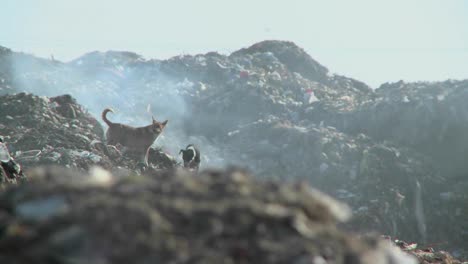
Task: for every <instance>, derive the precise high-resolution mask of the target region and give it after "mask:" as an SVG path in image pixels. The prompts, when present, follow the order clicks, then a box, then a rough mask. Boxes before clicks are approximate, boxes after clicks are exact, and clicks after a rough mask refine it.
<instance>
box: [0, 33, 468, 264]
mask: <svg viewBox="0 0 468 264" xmlns="http://www.w3.org/2000/svg"><path fill="white" fill-rule="evenodd" d="M467 84H468V82H467V81H452V80H449V81H445V82H435V83H428V82H418V83H404V82H396V83H387V84H383V85H382V86H381V87H379V88H378V89H376V90H373V89H371V88H370V87H369V86H367V85H366V84H365V83H363V82H360V81H358V80H355V79H352V78H348V77H345V76H339V75H334V74H331V73H330V71H329V70H328V69H327V68H326V67H325V66H323V65H321V64H320V63H319V62H317V61H316V60H314V59H313V58H312V57H311V56H309V54H307V53H306V52H305V51H304V50H303V49H301V48H300V47H298V46H297V45H295V44H294V43H292V42H285V41H263V42H260V43H256V44H254V45H252V46H250V47H247V48H244V49H241V50H239V51H236V52H233V53H232V54H229V55H223V54H219V53H216V52H210V53H207V54H198V55H183V56H176V57H173V58H170V59H168V60H155V59H145V58H144V57H142V56H140V55H138V54H135V53H132V52H118V51H108V52H91V53H88V54H86V55H84V56H82V57H79V58H77V59H76V60H73V61H71V62H68V63H62V62H59V61H56V60H54V59H53V58H51V59H41V58H36V57H34V56H31V55H28V54H22V53H16V52H13V51H11V50H9V49H4V48H1V49H0V94H9V95H7V96H6V97H2V98H1V99H0V100H1V103H0V107H1V116H0V134H5V133H6V136H7V138H6V141H7V143H8V144H9V148H10V150H11V156H12V157H13V158H15V160H18V161H19V162H20V163H21V164H24V165H23V166H24V167H26V168H29V167H32V166H34V165H39V164H61V165H64V166H69V167H78V168H80V169H83V170H86V169H88V168H90V167H92V166H93V165H95V164H97V165H100V166H102V167H104V168H107V169H110V170H112V169H113V168H116V167H121V168H126V169H130V170H133V169H134V168H135V167H136V166H135V164H134V162H132V161H131V159H127V157H126V155H121V149H119V148H118V146H117V147H116V148H107V147H106V146H103V144H102V143H100V142H103V138H102V137H103V129H102V127H101V126H100V125H99V121H96V120H95V119H94V118H93V116H94V117H98V116H100V114H101V111H102V109H103V108H104V107H114V108H115V109H116V110H117V111H118V112H116V114H115V115H114V116H112V120H113V121H116V122H122V123H125V124H129V125H135V126H139V125H145V124H147V122H148V121H149V120H150V117H151V115H152V114H154V115H155V116H156V118H157V119H161V120H165V119H169V120H170V122H169V125H168V127H167V128H166V129H165V131H164V133H163V135H162V136H161V137H160V138H159V139H158V141H157V142H156V143H155V146H158V147H160V149H153V150H152V151H153V153H154V154H155V155H154V159H156V160H153V161H152V162H151V161H150V163H151V167H152V168H154V169H160V168H170V167H173V166H176V163H177V162H176V161H175V160H174V158H172V157H171V155H170V154H173V155H175V154H176V153H178V152H179V150H180V149H183V148H185V147H186V146H187V145H188V144H195V145H197V146H199V147H200V150H201V153H202V154H201V156H202V157H201V158H202V163H201V164H202V165H201V166H202V169H203V166H205V168H206V167H211V166H215V167H225V166H226V165H227V164H236V165H242V166H245V167H248V168H250V169H252V170H253V171H254V173H255V175H258V177H279V178H287V179H289V178H293V179H300V180H304V181H309V182H311V183H312V184H313V185H314V186H315V187H317V188H319V189H321V190H323V191H325V192H326V193H327V194H329V195H331V196H333V197H335V198H337V199H340V200H342V201H344V202H346V203H347V204H349V205H350V206H351V208H352V210H353V212H354V215H355V217H354V218H353V219H352V220H351V222H349V223H348V224H347V225H348V226H347V227H349V228H350V229H351V230H353V231H354V230H359V231H369V230H373V231H377V232H379V233H382V234H387V235H391V236H392V237H398V238H399V239H402V240H405V241H415V242H417V243H418V244H420V245H432V244H435V245H436V246H435V248H436V250H439V249H445V250H448V251H450V252H451V253H453V254H454V255H457V256H468V252H467V251H466V249H467V248H468V235H467V234H468V230H467V229H466V227H467V226H468V222H467V221H468V220H467V219H468V217H466V216H467V215H468V212H467V208H468V196H467V193H466V189H467V188H468V177H467V171H468V166H467V165H466V164H468V163H466V162H465V156H466V149H468V146H467V144H468V143H467V142H468V138H467V136H466V135H468V133H466V131H468V126H467V125H466V124H468V122H467V121H468V109H467V108H466V103H465V102H466V101H467V100H468V93H467V92H466V91H468V85H467ZM24 91H26V92H31V93H33V94H36V95H40V96H48V98H44V97H31V98H34V99H27V98H28V96H30V95H26V97H27V98H25V99H22V98H21V96H25V95H22V94H16V95H12V93H13V92H24ZM63 94H70V95H71V96H72V97H71V98H75V100H76V101H73V102H71V103H70V101H71V99H70V98H68V97H66V96H65V97H63ZM40 98H43V99H40ZM54 98H60V99H54ZM18 100H19V101H18ZM31 100H32V101H31ZM41 100H43V102H42V101H41ZM36 101H37V102H36ZM79 104H81V105H83V106H82V107H81V106H79ZM15 105H19V106H15ZM63 105H65V106H63ZM66 105H71V107H69V106H66ZM15 107H19V109H18V110H16V108H15ZM83 109H87V110H83ZM17 111H18V114H17V113H16V112H17ZM87 111H89V113H88V112H87ZM4 113H5V115H4ZM44 115H45V116H44ZM32 116H34V118H31V117H32ZM36 120H37V121H36ZM55 120H57V122H55ZM23 123H25V124H23ZM37 123H40V124H43V125H38V129H36V124H37ZM67 126H68V127H67ZM49 127H50V129H49ZM29 135H32V137H29ZM106 149H107V151H106ZM167 153H169V154H167ZM161 159H162V160H161ZM163 164H164V165H163ZM285 175H286V176H285ZM287 179H286V180H287Z"/></svg>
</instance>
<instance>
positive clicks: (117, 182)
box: [0, 167, 416, 264]
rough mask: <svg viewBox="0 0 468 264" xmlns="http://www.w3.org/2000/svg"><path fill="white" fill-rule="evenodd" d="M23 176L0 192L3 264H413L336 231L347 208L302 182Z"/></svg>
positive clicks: (171, 175) (214, 176) (217, 175)
mask: <svg viewBox="0 0 468 264" xmlns="http://www.w3.org/2000/svg"><path fill="white" fill-rule="evenodd" d="M30 177H31V184H25V185H20V186H17V187H13V188H8V189H7V190H6V191H5V192H2V193H0V226H2V232H0V260H1V261H2V263H3V262H5V263H31V262H34V263H51V262H53V263H84V262H86V263H152V262H158V263H353V264H354V263H372V264H378V263H403V264H404V263H416V261H415V260H414V259H413V258H412V257H410V256H409V255H406V254H403V253H402V252H401V251H399V250H397V249H396V247H392V246H390V244H389V243H385V242H384V241H380V240H379V239H377V238H367V239H358V238H357V237H354V236H351V235H348V234H346V233H343V232H342V231H339V230H338V229H337V228H336V223H337V222H340V221H343V220H346V219H347V218H348V216H349V211H348V209H347V208H346V207H345V206H343V205H342V204H340V203H338V202H336V201H334V200H333V199H331V198H330V197H328V196H326V195H325V194H322V193H320V192H318V191H316V190H314V189H312V188H311V187H310V186H309V185H307V184H285V183H280V182H275V181H259V180H255V179H253V178H252V177H250V176H249V175H247V174H246V173H245V172H243V171H240V170H236V169H231V170H226V171H207V172H204V173H202V174H201V175H198V176H197V177H193V176H192V175H190V174H186V173H184V172H181V171H179V172H176V171H173V172H159V173H154V174H152V175H148V177H141V176H124V177H119V178H116V177H112V176H111V175H110V173H109V172H107V171H105V170H103V169H96V168H95V169H93V170H92V171H91V172H90V174H89V175H88V176H84V175H82V174H79V173H74V172H72V171H70V170H65V169H59V168H48V167H44V168H39V169H36V170H34V171H31V172H30Z"/></svg>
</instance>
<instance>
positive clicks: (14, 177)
mask: <svg viewBox="0 0 468 264" xmlns="http://www.w3.org/2000/svg"><path fill="white" fill-rule="evenodd" d="M24 181H26V176H25V175H24V173H23V170H22V168H21V166H20V165H19V164H18V163H17V162H16V161H15V160H14V159H13V158H12V157H11V155H10V151H9V150H8V147H7V145H6V142H4V140H3V136H1V135H0V191H1V190H2V189H3V188H5V186H7V185H8V184H16V183H18V182H24Z"/></svg>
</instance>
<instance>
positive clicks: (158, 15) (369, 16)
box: [0, 0, 468, 87]
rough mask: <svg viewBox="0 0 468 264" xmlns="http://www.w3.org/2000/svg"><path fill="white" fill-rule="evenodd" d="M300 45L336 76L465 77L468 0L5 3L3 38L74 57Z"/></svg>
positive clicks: (0, 41) (19, 47)
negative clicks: (271, 41) (283, 42)
mask: <svg viewBox="0 0 468 264" xmlns="http://www.w3.org/2000/svg"><path fill="white" fill-rule="evenodd" d="M265 39H280V40H289V41H293V42H295V43H296V44H297V45H299V46H300V47H302V48H304V49H305V50H306V51H307V52H308V53H309V54H310V55H311V56H312V57H313V58H314V59H316V60H317V61H318V62H320V63H321V64H323V65H324V66H326V67H327V68H328V69H329V70H330V71H331V72H332V73H338V74H342V75H346V76H348V77H352V78H356V79H358V80H361V81H364V82H366V83H368V84H369V85H371V86H373V87H377V86H378V85H380V84H381V83H383V82H387V81H392V82H393V81H398V80H400V79H403V80H405V81H418V80H430V81H432V80H445V79H448V78H452V79H468V0H391V1H380V0H352V1H351V0H296V1H295V0H288V1H282V0H281V1H279V0H278V1H277V0H269V1H267V0H230V1H227V0H166V1H160V0H0V45H1V46H6V47H8V48H11V49H13V50H15V51H23V52H27V53H32V54H34V55H37V56H41V57H50V55H51V54H53V55H54V57H55V58H56V59H59V60H63V61H68V60H71V59H74V58H76V57H78V56H80V55H83V54H84V53H86V52H89V51H94V50H100V51H107V50H126V51H133V52H136V53H139V54H141V55H143V56H144V57H146V58H157V59H166V58H169V57H172V56H175V55H179V54H198V53H206V52H209V51H218V52H220V53H223V54H229V53H230V52H232V51H235V50H237V49H239V48H242V47H247V46H250V45H251V44H254V43H255V42H259V41H262V40H265Z"/></svg>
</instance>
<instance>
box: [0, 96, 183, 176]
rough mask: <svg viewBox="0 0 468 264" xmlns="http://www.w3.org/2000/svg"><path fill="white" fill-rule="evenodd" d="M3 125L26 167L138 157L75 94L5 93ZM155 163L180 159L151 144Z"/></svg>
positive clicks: (163, 165)
mask: <svg viewBox="0 0 468 264" xmlns="http://www.w3.org/2000/svg"><path fill="white" fill-rule="evenodd" d="M0 112H1V113H2V114H1V115H0V128H1V133H2V136H3V137H4V138H5V141H7V142H8V149H9V151H10V154H11V156H12V157H14V159H15V160H16V161H18V162H19V163H20V164H22V166H23V167H24V169H25V170H26V169H28V168H32V167H35V166H39V165H60V166H64V167H68V168H78V169H82V170H88V169H89V168H91V167H92V166H96V165H99V166H101V167H103V168H107V169H115V168H121V169H135V168H136V167H137V163H138V161H137V160H136V159H134V158H133V157H130V156H128V155H124V154H123V153H124V150H123V149H122V148H121V147H120V146H110V145H107V144H106V141H105V138H104V132H103V128H102V126H101V124H100V123H99V122H98V121H97V120H96V119H95V118H94V117H92V116H91V115H90V114H89V113H88V112H87V111H86V110H85V109H84V108H83V107H82V106H81V105H79V104H77V102H76V100H75V99H74V98H73V97H71V96H70V95H62V96H57V97H51V98H48V97H45V96H35V95H32V94H27V93H18V94H13V95H6V96H1V97H0ZM149 163H150V166H151V168H154V169H170V168H173V167H175V166H176V165H177V162H176V161H175V159H174V158H173V157H172V156H170V155H168V154H166V153H164V152H163V151H162V150H161V149H156V148H152V149H151V150H150V152H149Z"/></svg>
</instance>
